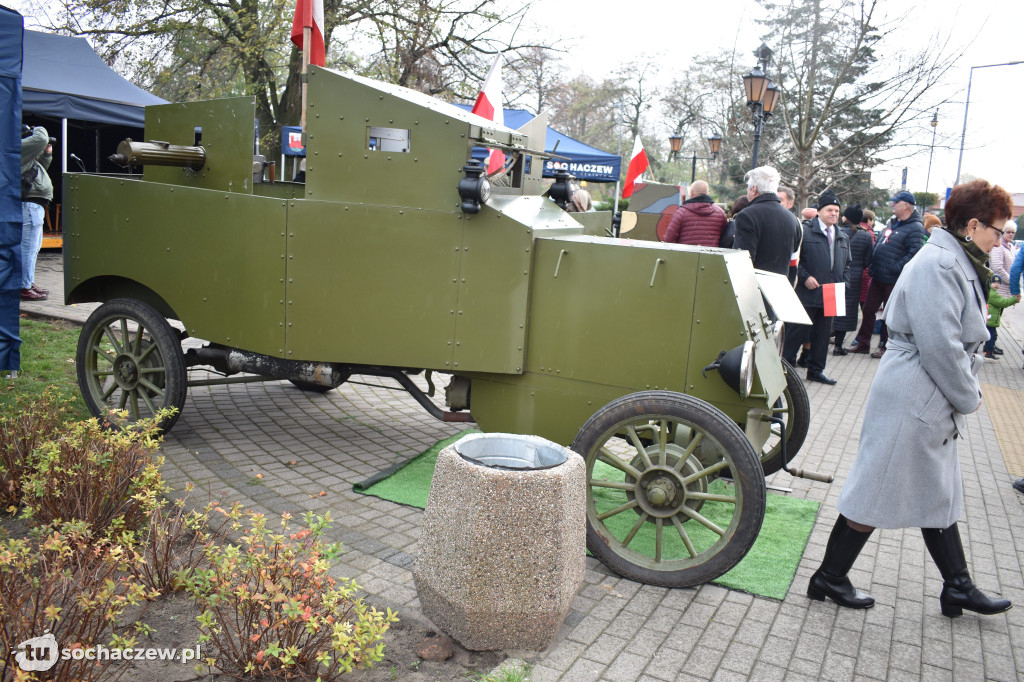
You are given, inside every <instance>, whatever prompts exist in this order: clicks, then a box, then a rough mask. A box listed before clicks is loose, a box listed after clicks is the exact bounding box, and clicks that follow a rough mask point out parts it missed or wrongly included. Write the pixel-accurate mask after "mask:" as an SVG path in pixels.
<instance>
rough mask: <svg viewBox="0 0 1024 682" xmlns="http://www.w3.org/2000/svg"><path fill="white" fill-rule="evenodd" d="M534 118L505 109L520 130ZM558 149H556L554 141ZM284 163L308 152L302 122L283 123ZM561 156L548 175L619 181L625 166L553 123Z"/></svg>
mask: <svg viewBox="0 0 1024 682" xmlns="http://www.w3.org/2000/svg"><path fill="white" fill-rule="evenodd" d="M455 106H457V107H459V108H461V109H464V110H466V111H470V110H472V109H473V107H472V106H471V105H469V104H456V105H455ZM533 118H534V116H533V114H531V113H530V112H528V111H525V110H523V109H505V127H506V128H512V129H513V130H518V129H519V128H521V127H523V126H524V125H526V124H527V123H529V122H530V121H531V120H532V119H533ZM556 144H557V145H558V149H557V150H556V149H555V145H556ZM281 149H282V163H283V161H284V159H283V157H285V156H289V157H302V156H305V155H306V149H305V147H303V146H302V137H301V128H299V126H284V127H283V130H282V132H281ZM552 150H554V153H555V154H557V155H558V156H565V157H568V160H567V161H563V160H561V159H545V160H544V172H543V176H544V177H545V178H553V177H555V171H556V170H559V169H564V170H567V171H569V172H570V173H571V174H572V175H574V176H575V177H576V178H578V179H580V180H586V181H588V182H617V181H618V180H619V172H620V169H621V167H622V159H620V158H619V156H618V155H616V154H609V153H608V152H603V151H601V150H600V149H595V148H594V147H591V146H588V145H585V144H583V143H582V142H580V141H579V140H574V139H573V138H571V137H569V136H568V135H563V134H562V133H560V132H558V131H557V130H555V129H554V128H552V127H551V126H548V131H547V135H546V136H545V140H544V151H548V152H550V151H552ZM473 156H474V157H477V158H481V159H482V158H484V157H485V156H486V150H484V149H482V148H481V149H479V150H478V151H475V152H474V154H473Z"/></svg>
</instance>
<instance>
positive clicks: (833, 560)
mask: <svg viewBox="0 0 1024 682" xmlns="http://www.w3.org/2000/svg"><path fill="white" fill-rule="evenodd" d="M870 537H871V533H870V532H867V533H861V532H860V531H856V530H854V529H852V528H850V525H849V524H848V523H847V522H846V518H845V517H844V516H843V515H842V514H840V515H839V518H838V519H836V525H834V526H833V527H832V534H831V535H829V536H828V544H827V545H826V546H825V558H824V559H823V560H822V562H821V566H820V567H818V570H817V571H815V572H814V575H812V576H811V582H810V583H808V585H807V596H808V597H810V598H811V599H817V600H818V601H824V600H825V597H828V598H829V599H831V600H832V601H834V602H835V603H837V604H839V605H840V606H845V607H847V608H850V609H867V608H870V607H872V606H874V605H875V598H874V597H872V596H871V595H870V594H865V593H864V592H861V591H860V590H858V589H857V588H855V587H854V586H853V583H851V582H850V579H849V578H847V577H846V574H847V573H849V572H850V568H851V567H852V566H853V562H854V561H856V560H857V556H858V555H859V554H860V551H861V550H862V549H864V545H865V544H866V543H867V541H868V538H870Z"/></svg>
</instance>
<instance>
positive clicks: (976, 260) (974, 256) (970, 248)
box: [935, 227, 992, 291]
mask: <svg viewBox="0 0 1024 682" xmlns="http://www.w3.org/2000/svg"><path fill="white" fill-rule="evenodd" d="M935 229H937V230H938V229H946V228H938V227H937V228H935ZM946 232H948V233H949V234H950V235H951V236H952V237H953V238H954V239H956V240H957V242H959V243H960V246H961V247H962V248H963V250H964V253H966V254H967V257H968V258H970V259H971V264H972V265H974V271H975V272H977V273H978V277H980V278H981V282H982V285H983V286H984V289H983V291H988V290H989V287H990V286H991V285H992V271H991V270H989V269H988V266H987V265H985V263H987V262H988V254H987V253H985V252H984V251H982V250H981V249H980V248H978V245H977V244H975V243H974V242H973V241H971V240H968V239H967V237H964V236H963V235H961V234H957V233H956V232H954V231H953V230H946Z"/></svg>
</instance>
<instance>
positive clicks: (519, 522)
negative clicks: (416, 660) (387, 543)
mask: <svg viewBox="0 0 1024 682" xmlns="http://www.w3.org/2000/svg"><path fill="white" fill-rule="evenodd" d="M585 566H586V479H585V468H584V464H583V458H582V457H580V456H579V455H578V454H576V453H575V452H573V451H572V450H569V449H567V448H564V447H562V446H560V445H557V444H556V443H552V442H551V441H548V440H545V439H543V438H540V437H538V436H520V435H513V434H505V433H486V434H483V433H482V434H473V435H470V436H466V437H465V438H462V439H461V440H459V441H457V442H455V443H453V444H452V445H449V446H448V447H446V448H444V449H443V450H441V452H440V453H439V454H438V456H437V466H436V467H435V469H434V478H433V481H432V482H431V485H430V495H429V496H428V498H427V507H426V510H425V512H424V518H423V526H422V528H421V529H420V539H419V553H418V555H417V558H416V565H415V567H414V568H413V579H414V580H415V582H416V590H417V591H418V593H419V597H420V603H421V604H422V607H423V613H424V615H426V616H427V617H428V618H430V619H431V620H432V621H433V622H434V624H435V625H437V626H438V627H439V628H441V629H442V630H444V631H445V632H446V633H448V634H449V635H450V636H451V637H453V638H454V639H455V640H457V641H458V642H459V643H460V644H462V646H464V647H465V648H467V649H470V650H473V651H490V650H496V649H532V650H540V649H544V648H546V647H547V646H548V644H549V643H550V642H551V640H552V639H553V638H554V636H555V635H556V634H557V632H558V629H559V628H560V627H561V626H562V623H563V622H564V621H565V617H566V616H567V615H568V614H569V608H570V606H571V605H572V601H573V598H574V597H575V596H576V593H577V591H579V589H580V586H581V585H582V584H583V576H584V571H585Z"/></svg>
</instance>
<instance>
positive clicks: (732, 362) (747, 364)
mask: <svg viewBox="0 0 1024 682" xmlns="http://www.w3.org/2000/svg"><path fill="white" fill-rule="evenodd" d="M709 369H717V370H718V373H719V374H721V375H722V381H724V382H725V383H726V385H727V386H728V387H729V388H731V389H732V390H734V391H736V393H738V394H739V396H740V398H743V399H744V400H746V399H747V398H748V397H750V391H751V390H752V389H753V388H754V342H753V341H750V340H747V341H745V342H744V343H743V345H742V346H736V347H735V348H733V349H732V350H723V351H722V352H721V353H719V354H718V357H717V358H716V359H715V361H714V362H712V363H711V364H710V365H708V366H707V367H705V368H704V370H703V372H702V374H703V375H704V376H705V377H706V376H707V375H708V374H707V373H708V370H709Z"/></svg>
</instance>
